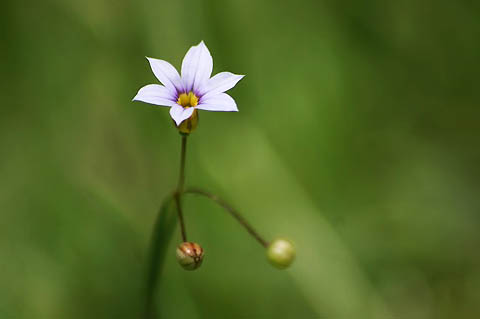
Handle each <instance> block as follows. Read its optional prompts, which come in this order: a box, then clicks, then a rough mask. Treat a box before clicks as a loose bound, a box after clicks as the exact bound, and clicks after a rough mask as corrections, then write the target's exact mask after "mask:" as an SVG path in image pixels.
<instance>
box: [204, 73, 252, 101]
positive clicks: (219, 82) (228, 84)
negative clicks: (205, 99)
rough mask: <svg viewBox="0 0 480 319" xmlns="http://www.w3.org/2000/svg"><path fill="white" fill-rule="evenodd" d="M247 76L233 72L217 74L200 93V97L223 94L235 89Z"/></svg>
mask: <svg viewBox="0 0 480 319" xmlns="http://www.w3.org/2000/svg"><path fill="white" fill-rule="evenodd" d="M244 76H245V75H239V74H233V73H231V72H220V73H218V74H215V75H214V76H213V77H212V78H211V79H209V80H208V81H207V83H206V84H205V85H204V86H203V87H202V88H201V90H200V91H199V93H200V95H209V94H217V93H223V92H225V91H228V90H230V89H231V88H233V87H234V86H235V85H236V84H237V83H238V81H240V80H241V79H242V78H243V77H244Z"/></svg>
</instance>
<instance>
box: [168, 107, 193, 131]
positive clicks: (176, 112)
mask: <svg viewBox="0 0 480 319" xmlns="http://www.w3.org/2000/svg"><path fill="white" fill-rule="evenodd" d="M194 110H195V108H194V107H188V108H185V109H184V108H183V107H182V106H180V105H178V104H175V105H174V106H172V107H171V108H170V116H171V117H172V119H173V120H174V121H175V123H176V124H177V126H178V125H180V123H182V122H183V121H185V120H186V119H188V118H189V117H190V116H192V113H193V111H194Z"/></svg>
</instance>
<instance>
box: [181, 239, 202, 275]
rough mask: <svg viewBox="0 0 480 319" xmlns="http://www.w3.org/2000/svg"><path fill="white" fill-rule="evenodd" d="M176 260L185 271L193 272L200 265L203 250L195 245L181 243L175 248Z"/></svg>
mask: <svg viewBox="0 0 480 319" xmlns="http://www.w3.org/2000/svg"><path fill="white" fill-rule="evenodd" d="M177 260H178V263H179V264H180V266H182V267H183V268H184V269H185V270H195V269H197V268H198V267H200V265H201V264H202V261H203V248H202V247H200V245H199V244H197V243H190V242H184V243H181V244H180V245H179V246H178V247H177Z"/></svg>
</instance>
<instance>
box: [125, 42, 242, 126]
mask: <svg viewBox="0 0 480 319" xmlns="http://www.w3.org/2000/svg"><path fill="white" fill-rule="evenodd" d="M147 60H148V62H149V63H150V67H151V68H152V71H153V74H154V75H155V76H156V77H157V79H158V80H159V81H160V82H161V83H162V84H163V85H159V84H149V85H146V86H144V87H142V88H141V89H140V90H139V91H138V93H137V95H136V96H135V97H134V98H133V100H134V101H141V102H145V103H150V104H155V105H161V106H169V107H170V116H171V117H172V119H173V120H174V121H175V124H176V125H177V126H178V127H179V128H180V124H181V123H182V122H184V121H185V120H186V119H189V118H195V119H196V118H197V114H196V112H197V109H198V110H205V111H223V112H238V108H237V105H236V103H235V101H234V100H233V98H232V97H231V96H229V95H228V94H226V93H224V92H225V91H227V90H230V89H231V88H233V87H234V86H235V85H236V84H237V83H238V81H240V80H241V79H242V78H243V77H244V75H237V74H233V73H230V72H220V73H218V74H216V75H215V76H213V77H210V76H211V74H212V69H213V59H212V56H211V55H210V51H208V48H207V46H206V45H205V43H204V42H203V41H201V42H200V43H199V44H198V45H196V46H193V47H191V48H190V49H189V50H188V52H187V54H186V55H185V57H184V58H183V61H182V70H181V76H180V75H179V74H178V72H177V70H176V69H175V68H174V67H173V66H172V65H171V64H170V63H168V62H166V61H163V60H158V59H153V58H149V57H147ZM195 125H196V122H195Z"/></svg>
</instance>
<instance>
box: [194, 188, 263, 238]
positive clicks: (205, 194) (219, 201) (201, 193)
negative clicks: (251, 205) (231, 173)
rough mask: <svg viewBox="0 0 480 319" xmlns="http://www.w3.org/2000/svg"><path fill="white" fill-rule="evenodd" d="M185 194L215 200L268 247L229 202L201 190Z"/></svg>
mask: <svg viewBox="0 0 480 319" xmlns="http://www.w3.org/2000/svg"><path fill="white" fill-rule="evenodd" d="M184 193H185V194H197V195H202V196H205V197H207V198H209V199H211V200H213V201H214V202H215V203H217V204H218V205H220V206H222V207H223V208H224V209H225V210H226V211H227V212H228V213H230V215H231V216H232V217H233V218H235V219H236V220H237V222H239V223H240V225H242V226H243V227H244V228H245V229H246V230H247V231H248V232H249V233H250V235H252V236H253V237H254V238H255V239H256V240H257V241H258V242H259V243H260V244H261V245H262V246H264V247H268V242H267V241H266V240H265V239H263V237H262V236H260V234H259V233H258V232H257V231H255V229H254V228H253V227H252V226H251V225H250V224H249V223H248V222H247V221H246V220H245V218H243V216H242V215H240V213H239V212H238V211H237V210H235V209H234V208H233V207H232V206H230V205H229V204H228V203H227V202H225V201H224V200H223V199H221V198H220V197H218V196H217V195H214V194H212V193H209V192H206V191H204V190H202V189H199V188H187V189H186V190H185V191H184Z"/></svg>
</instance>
